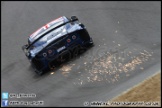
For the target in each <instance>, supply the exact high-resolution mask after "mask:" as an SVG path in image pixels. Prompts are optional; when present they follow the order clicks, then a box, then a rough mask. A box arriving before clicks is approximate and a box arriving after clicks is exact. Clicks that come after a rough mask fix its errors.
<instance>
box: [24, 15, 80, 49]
mask: <svg viewBox="0 0 162 108" xmlns="http://www.w3.org/2000/svg"><path fill="white" fill-rule="evenodd" d="M74 21H78V18H77V17H76V16H71V18H70V19H69V20H68V21H67V22H65V23H63V24H60V25H58V26H56V27H54V28H52V29H51V30H49V31H47V32H46V33H44V34H43V35H42V36H40V37H39V38H37V39H36V40H34V41H33V42H32V43H31V44H29V45H28V46H26V48H25V49H29V48H30V47H31V46H32V45H33V44H34V43H35V42H37V41H38V40H39V39H41V38H42V37H44V36H45V35H46V34H48V33H50V32H51V31H53V30H55V29H57V28H59V27H61V26H64V25H66V24H67V23H70V22H74Z"/></svg>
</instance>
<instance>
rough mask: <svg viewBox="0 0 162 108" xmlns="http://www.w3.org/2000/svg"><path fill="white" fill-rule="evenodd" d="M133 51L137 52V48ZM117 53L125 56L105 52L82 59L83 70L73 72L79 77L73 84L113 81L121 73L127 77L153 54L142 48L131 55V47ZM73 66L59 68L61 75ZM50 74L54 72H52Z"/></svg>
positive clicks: (67, 72) (115, 80)
mask: <svg viewBox="0 0 162 108" xmlns="http://www.w3.org/2000/svg"><path fill="white" fill-rule="evenodd" d="M113 42H115V41H113ZM119 45H120V44H118V46H119ZM134 52H137V50H136V51H134ZM119 53H120V54H121V55H126V56H116V55H115V54H113V53H110V52H105V53H104V54H105V56H102V57H99V58H94V59H93V60H94V61H93V62H85V61H84V62H83V64H84V65H83V66H81V68H82V69H83V71H84V72H80V71H78V72H75V74H78V75H79V76H80V77H79V78H76V82H75V83H73V84H75V85H80V86H81V85H83V84H86V83H94V82H101V81H106V82H107V83H115V82H117V81H120V80H119V79H120V78H121V77H120V76H121V75H125V76H126V77H129V76H130V75H131V72H132V71H134V70H135V69H141V70H143V69H144V67H142V66H141V64H142V63H144V62H148V60H149V58H150V57H151V56H152V55H151V54H153V53H152V52H151V53H149V52H148V51H146V50H143V51H140V52H139V54H136V55H137V56H133V49H132V51H128V52H126V51H120V52H119ZM128 58H130V59H128ZM87 64H90V65H87ZM79 66H80V65H79ZM73 67H78V66H76V64H71V65H70V64H69V65H65V66H63V67H62V68H61V69H60V70H61V71H62V75H64V76H66V77H67V75H68V74H69V73H70V71H71V70H72V68H73ZM85 73H86V74H85ZM51 74H54V72H53V73H51Z"/></svg>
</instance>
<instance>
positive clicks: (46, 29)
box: [22, 16, 93, 75]
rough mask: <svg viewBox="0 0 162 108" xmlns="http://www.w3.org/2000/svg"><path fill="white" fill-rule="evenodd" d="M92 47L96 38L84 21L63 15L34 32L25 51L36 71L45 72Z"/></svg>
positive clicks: (23, 47)
mask: <svg viewBox="0 0 162 108" xmlns="http://www.w3.org/2000/svg"><path fill="white" fill-rule="evenodd" d="M89 46H93V40H92V38H91V37H90V36H89V33H88V32H87V29H86V27H85V26H84V24H82V23H80V22H79V19H78V18H77V17H76V16H71V17H70V18H68V17H65V16H61V17H59V18H57V19H55V20H53V21H51V22H49V23H47V24H45V25H44V26H43V27H41V28H39V29H38V30H37V31H35V32H34V33H32V34H31V35H30V36H29V38H28V43H27V44H26V45H23V46H22V50H23V51H24V53H25V55H26V56H27V58H28V59H29V61H30V62H31V66H32V67H33V68H34V69H35V72H36V73H37V74H39V75H42V74H43V73H44V72H46V71H49V70H51V69H53V68H54V67H56V66H57V65H58V64H60V63H62V62H64V61H67V60H69V59H71V58H74V57H76V56H77V55H78V54H79V53H81V52H82V51H83V50H86V49H87V47H89Z"/></svg>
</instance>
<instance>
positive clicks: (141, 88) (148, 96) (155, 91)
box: [109, 73, 161, 107]
mask: <svg viewBox="0 0 162 108" xmlns="http://www.w3.org/2000/svg"><path fill="white" fill-rule="evenodd" d="M109 104H110V106H111V107H113V106H115V107H116V106H118V107H119V106H123V107H137V106H139V107H140V106H146V107H160V106H161V73H157V74H155V75H153V76H152V77H150V78H148V79H146V80H144V81H143V82H141V83H140V84H138V85H136V86H134V87H133V88H131V89H129V90H127V91H126V92H124V93H122V94H121V95H120V96H117V97H115V98H113V99H112V100H110V101H109Z"/></svg>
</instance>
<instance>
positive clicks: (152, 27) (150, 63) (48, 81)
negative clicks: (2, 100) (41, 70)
mask: <svg viewBox="0 0 162 108" xmlns="http://www.w3.org/2000/svg"><path fill="white" fill-rule="evenodd" d="M1 6H2V7H1V9H2V10H1V12H2V13H1V16H2V17H1V18H2V19H1V21H2V24H1V75H2V76H1V81H2V82H1V84H2V85H1V86H2V87H1V91H2V92H9V93H35V94H36V98H33V99H30V98H28V99H25V98H22V99H21V98H18V99H17V98H12V99H11V98H10V99H9V100H10V101H11V100H12V101H16V100H20V101H22V100H24V101H32V100H33V101H44V106H84V102H85V101H86V102H93V101H104V102H105V101H108V100H109V99H111V98H113V97H115V96H117V95H119V94H120V93H121V92H123V91H125V90H126V89H128V88H129V87H132V86H133V85H135V84H137V83H139V82H140V81H142V80H144V79H145V78H147V77H148V76H150V75H152V74H154V73H156V72H158V71H160V65H161V61H160V60H161V3H160V2H148V1H145V2H137V1H133V2H119V1H116V2H115V1H114V2H112V1H111V2H74V1H71V2H58V1H56V2H52V1H51V2H50V1H49V2H27V1H25V2H11V1H10V2H1ZM63 15H65V16H68V17H70V16H71V15H76V16H77V17H78V18H79V20H80V22H82V23H84V24H85V26H86V27H87V30H88V32H89V34H90V36H91V37H92V38H93V40H94V44H95V45H94V47H92V48H90V49H89V50H87V51H86V52H85V53H83V54H81V55H79V56H78V57H77V58H76V59H73V60H71V61H69V62H68V63H66V64H63V65H62V66H61V67H59V68H58V69H56V70H52V71H50V72H48V73H45V74H44V75H42V76H38V75H37V74H36V73H35V72H33V70H32V68H31V67H30V63H29V61H28V60H27V58H26V57H25V55H24V53H23V51H22V50H21V46H22V45H24V44H26V43H27V37H28V36H29V35H30V34H31V33H32V32H34V31H35V30H37V29H38V28H39V27H41V26H43V25H44V24H46V23H47V22H49V21H51V20H53V19H55V18H58V17H59V16H63ZM22 106H25V105H22ZM87 106H90V105H87Z"/></svg>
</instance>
